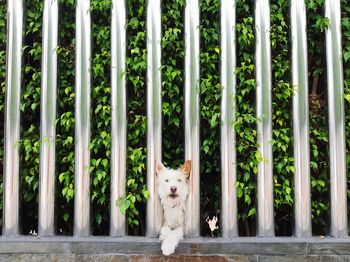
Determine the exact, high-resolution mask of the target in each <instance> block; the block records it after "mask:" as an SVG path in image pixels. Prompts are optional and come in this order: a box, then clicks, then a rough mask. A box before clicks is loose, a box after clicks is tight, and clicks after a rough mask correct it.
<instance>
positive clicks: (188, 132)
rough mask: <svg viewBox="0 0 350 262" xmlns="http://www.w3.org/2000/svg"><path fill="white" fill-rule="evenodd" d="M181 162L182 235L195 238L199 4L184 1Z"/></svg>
mask: <svg viewBox="0 0 350 262" xmlns="http://www.w3.org/2000/svg"><path fill="white" fill-rule="evenodd" d="M185 46H186V49H185V51H186V55H185V160H191V161H192V172H191V175H190V194H189V196H188V201H187V214H186V215H187V219H186V223H187V225H186V227H187V228H186V233H187V234H188V235H189V236H191V237H198V236H199V233H200V232H199V220H200V209H199V208H200V206H199V203H200V202H199V201H200V192H199V190H200V184H199V168H200V166H199V155H200V139H199V92H200V84H199V80H200V79H199V74H200V71H199V48H200V43H199V1H198V0H187V1H186V7H185Z"/></svg>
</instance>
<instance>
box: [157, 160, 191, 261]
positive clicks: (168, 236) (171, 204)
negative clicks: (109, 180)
mask: <svg viewBox="0 0 350 262" xmlns="http://www.w3.org/2000/svg"><path fill="white" fill-rule="evenodd" d="M156 172H157V182H158V195H159V198H160V201H161V204H162V207H163V222H162V227H161V230H160V236H159V239H160V241H162V242H163V243H162V251H163V254H164V255H166V256H168V255H171V254H173V253H174V251H175V248H176V247H177V245H178V243H179V241H180V240H182V239H183V236H184V230H185V226H186V217H185V214H186V199H187V195H188V192H189V179H188V178H189V176H190V172H191V161H190V160H187V161H186V162H185V164H184V165H183V166H181V167H179V168H178V169H177V170H174V169H169V168H166V167H164V165H163V164H162V163H160V162H158V163H157V167H156Z"/></svg>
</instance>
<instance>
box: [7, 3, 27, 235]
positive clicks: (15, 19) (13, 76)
mask: <svg viewBox="0 0 350 262" xmlns="http://www.w3.org/2000/svg"><path fill="white" fill-rule="evenodd" d="M7 4H8V11H7V53H6V55H7V67H6V102H5V103H6V105H5V148H4V178H3V179H4V181H3V189H4V196H3V225H2V233H3V235H5V236H10V235H18V234H19V225H18V221H19V220H18V210H19V152H18V143H19V138H20V100H21V68H22V65H21V59H22V33H23V3H22V0H12V1H8V3H7Z"/></svg>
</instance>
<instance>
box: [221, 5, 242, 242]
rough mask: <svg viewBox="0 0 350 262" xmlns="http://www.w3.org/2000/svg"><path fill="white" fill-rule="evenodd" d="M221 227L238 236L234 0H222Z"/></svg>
mask: <svg viewBox="0 0 350 262" xmlns="http://www.w3.org/2000/svg"><path fill="white" fill-rule="evenodd" d="M220 10H221V86H222V98H221V193H222V196H221V228H222V236H223V237H236V236H238V228H237V195H236V186H235V184H236V149H235V146H236V136H235V132H234V126H233V125H234V121H235V119H236V117H235V110H236V102H235V94H236V78H235V73H234V71H235V68H236V54H235V46H236V43H235V20H236V6H235V1H234V0H223V1H221V9H220Z"/></svg>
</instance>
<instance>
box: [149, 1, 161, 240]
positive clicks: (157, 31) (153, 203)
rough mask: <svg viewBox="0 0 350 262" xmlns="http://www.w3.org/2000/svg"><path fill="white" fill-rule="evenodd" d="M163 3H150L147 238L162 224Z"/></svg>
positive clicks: (156, 232)
mask: <svg viewBox="0 0 350 262" xmlns="http://www.w3.org/2000/svg"><path fill="white" fill-rule="evenodd" d="M160 44H161V3H160V0H148V1H147V188H148V191H149V193H150V198H149V200H148V202H147V221H146V226H147V228H146V235H147V236H149V237H151V236H156V235H157V234H158V233H159V230H160V228H159V226H160V225H161V222H162V221H161V210H162V209H161V204H160V200H159V197H158V193H157V179H156V161H157V160H158V161H161V160H162V113H161V112H162V98H161V91H162V87H161V68H160V67H161V48H160Z"/></svg>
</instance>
